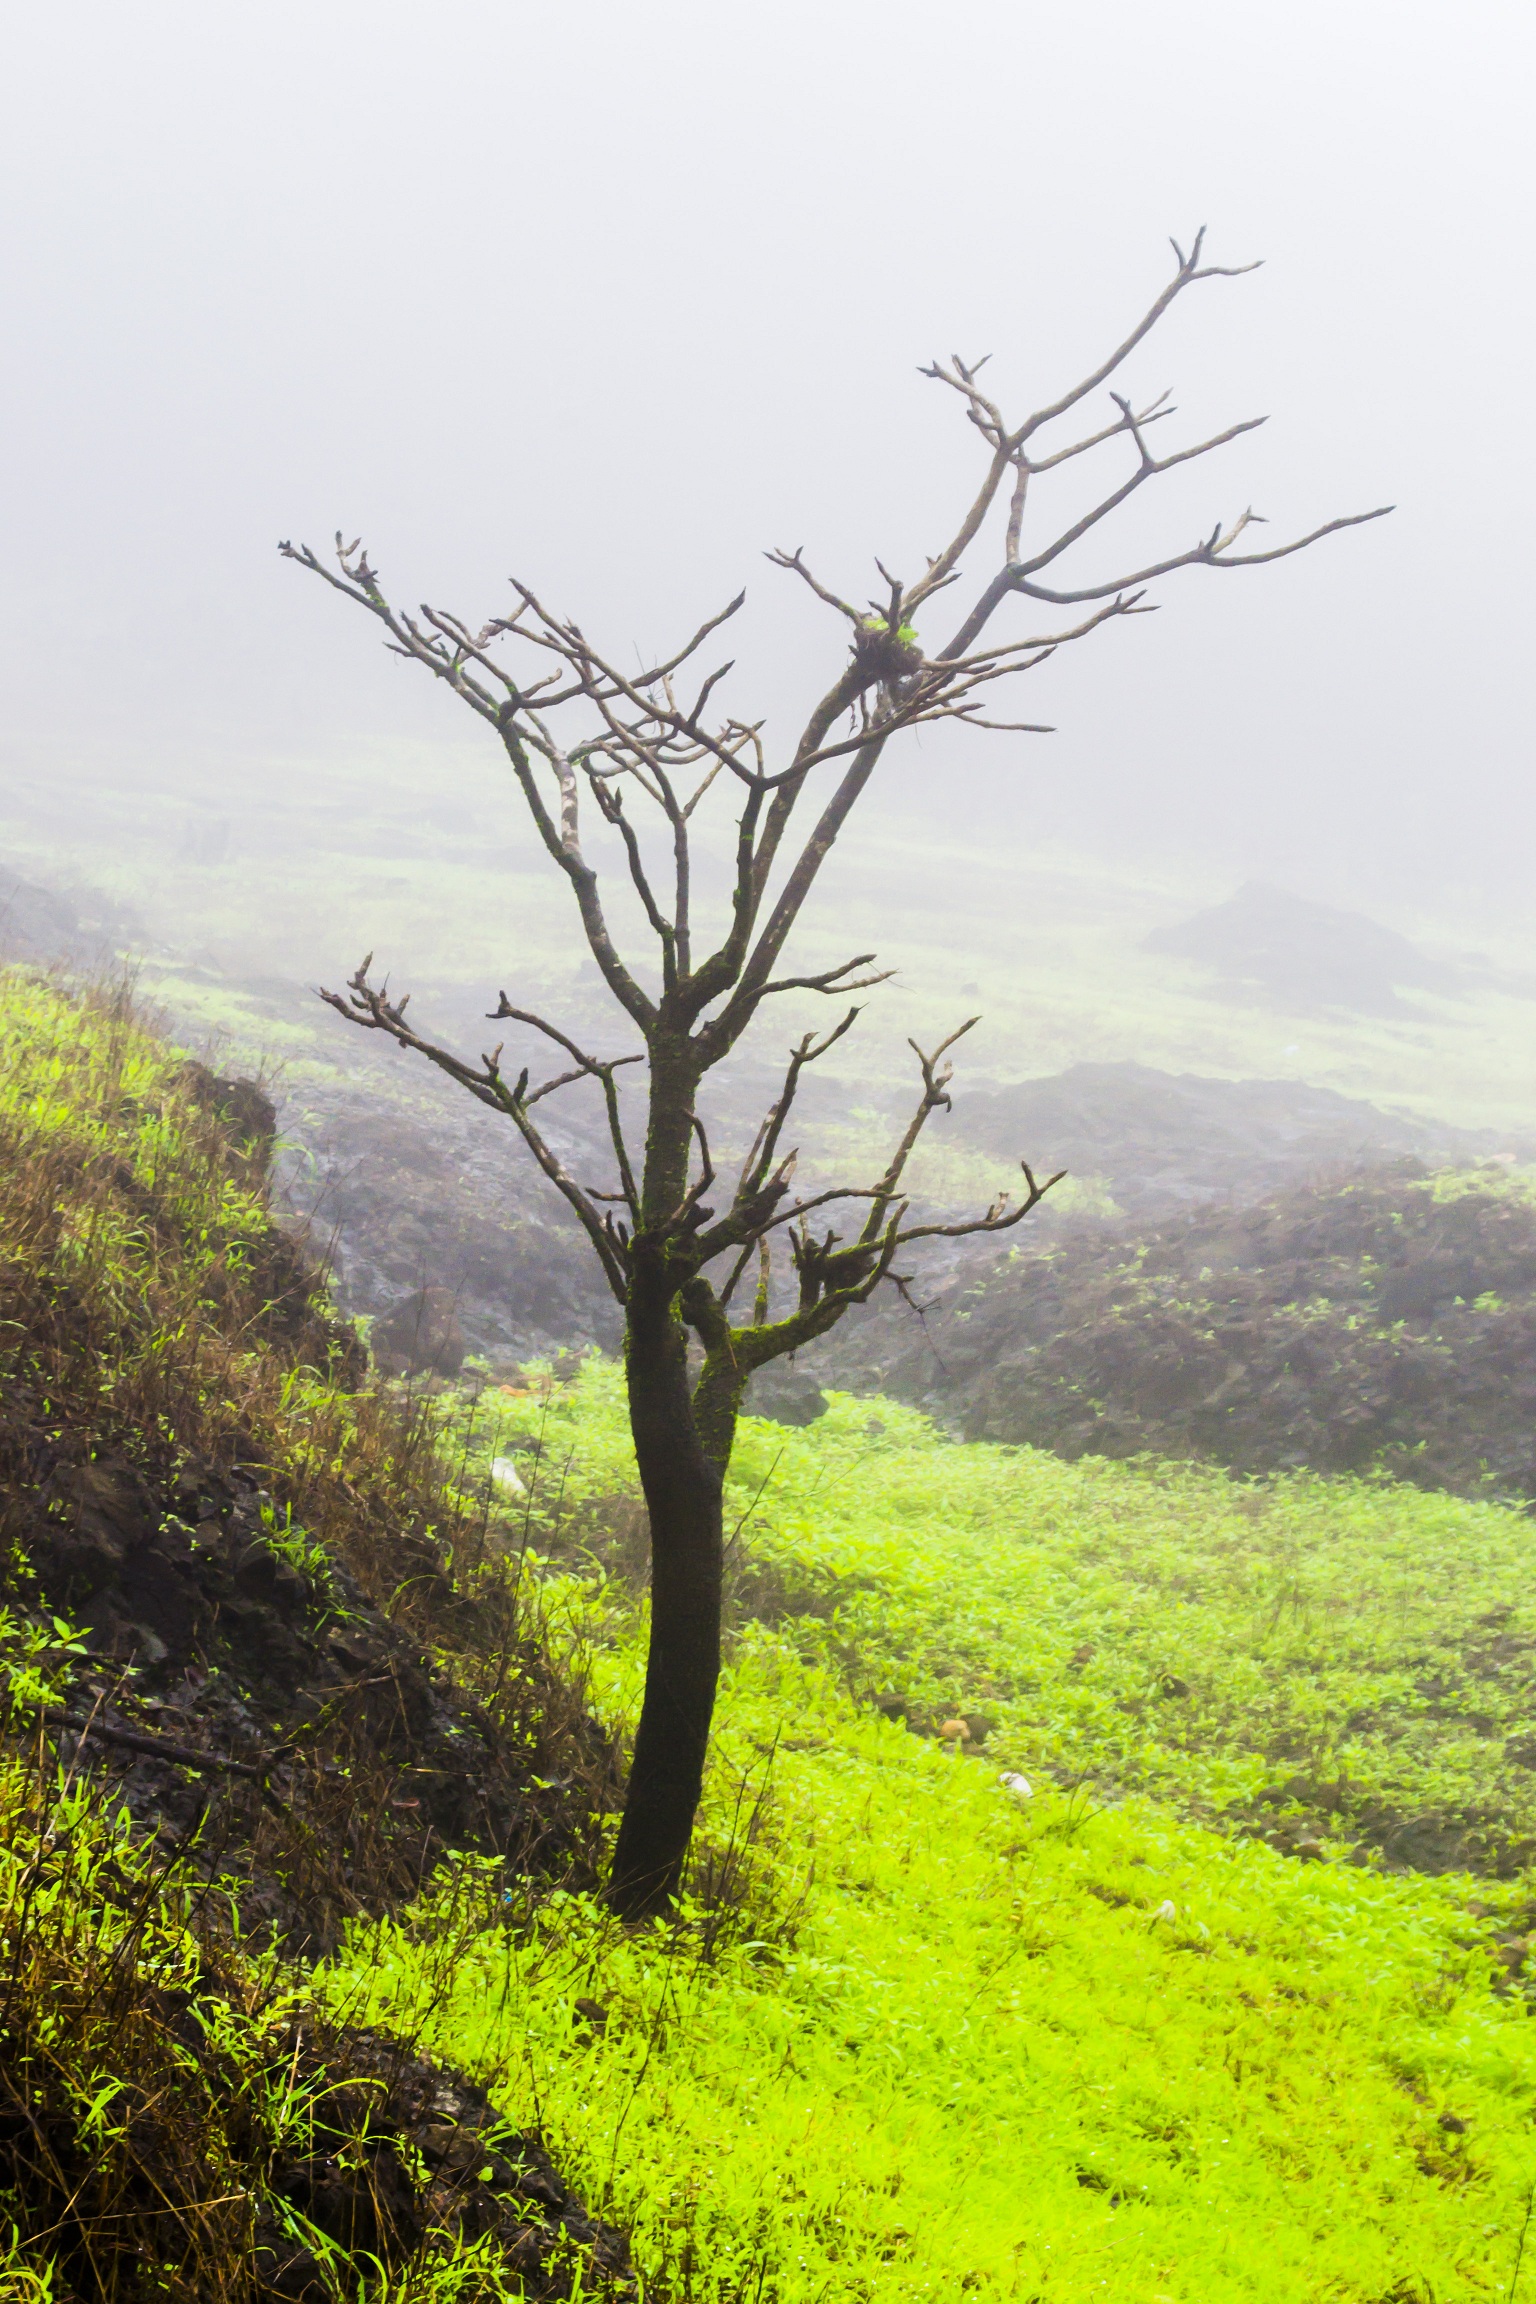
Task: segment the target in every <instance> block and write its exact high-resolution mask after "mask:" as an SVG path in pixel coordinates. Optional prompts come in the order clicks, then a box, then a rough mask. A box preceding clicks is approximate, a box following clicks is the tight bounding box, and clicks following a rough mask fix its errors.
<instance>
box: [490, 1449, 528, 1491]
mask: <svg viewBox="0 0 1536 2304" xmlns="http://www.w3.org/2000/svg"><path fill="white" fill-rule="evenodd" d="M491 1478H492V1479H493V1480H494V1481H495V1483H496V1485H497V1487H498V1488H505V1490H506V1491H507V1494H508V1495H509V1496H526V1495H527V1493H528V1491H527V1489H526V1488H525V1487H524V1486H523V1483H522V1481H521V1480H520V1479H519V1477H518V1471H517V1466H516V1464H515V1463H514V1462H513V1460H512V1458H511V1457H510V1456H497V1457H496V1458H494V1459H493V1461H492V1464H491Z"/></svg>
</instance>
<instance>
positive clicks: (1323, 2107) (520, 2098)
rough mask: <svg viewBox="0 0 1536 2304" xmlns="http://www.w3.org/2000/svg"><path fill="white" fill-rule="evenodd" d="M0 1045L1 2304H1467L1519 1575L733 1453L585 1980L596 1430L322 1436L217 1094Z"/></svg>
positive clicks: (618, 1680) (316, 1336)
mask: <svg viewBox="0 0 1536 2304" xmlns="http://www.w3.org/2000/svg"><path fill="white" fill-rule="evenodd" d="M3 997H4V1001H5V1012H6V1018H7V1022H8V1024H9V1027H10V1037H9V1043H8V1058H7V1078H6V1085H5V1088H4V1091H3V1102H0V1124H3V1126H4V1128H5V1130H6V1140H7V1147H8V1150H9V1153H10V1157H9V1159H8V1160H7V1163H6V1169H5V1177H6V1182H5V1187H4V1192H5V1198H4V1204H3V1208H0V1245H3V1250H4V1259H5V1261H4V1279H3V1286H4V1290H5V1303H4V1307H3V1312H4V1317H5V1318H7V1319H8V1320H10V1321H11V1322H12V1323H13V1325H12V1327H11V1328H10V1329H8V1330H7V1331H5V1333H6V1335H7V1336H8V1338H9V1339H10V1342H9V1345H8V1347H7V1349H8V1352H9V1359H8V1362H7V1367H6V1378H7V1390H6V1394H5V1426H4V1431H5V1444H6V1455H5V1459H4V1466H3V1473H4V1510H5V1515H6V1521H5V1527H6V1541H7V1545H8V1559H9V1576H10V1589H9V1593H8V1596H7V1600H6V1605H7V1607H8V1610H9V1614H8V1616H7V1618H6V1620H5V1623H4V1625H3V1627H0V1648H3V1655H0V1663H3V1666H4V1671H3V1680H4V1688H5V1692H6V1694H5V1707H4V1715H3V1719H0V1952H3V1956H4V1977H3V1991H0V2031H3V2038H0V2297H4V2298H7V2299H9V2298H10V2297H15V2298H16V2299H18V2304H19V2300H20V2299H23V2298H26V2299H35V2300H37V2304H41V2300H42V2299H45V2298H46V2299H57V2300H58V2304H75V2300H76V2299H79V2300H81V2304H84V2300H87V2299H89V2300H91V2304H95V2300H96V2299H108V2298H110V2299H113V2300H114V2304H118V2300H121V2304H130V2300H137V2299H139V2298H149V2297H154V2296H165V2297H170V2298H177V2299H182V2298H185V2299H187V2300H188V2304H190V2300H191V2299H193V2298H198V2299H201V2298H203V2297H211V2298H227V2299H229V2300H230V2304H235V2300H236V2299H242V2300H243V2299H246V2298H250V2299H252V2304H254V2299H255V2298H256V2297H257V2296H258V2295H261V2294H266V2295H286V2296H290V2297H308V2298H312V2299H313V2300H314V2304H330V2300H335V2304H340V2299H342V2298H347V2299H353V2298H357V2299H359V2300H361V2299H362V2298H363V2297H365V2296H366V2297H369V2298H372V2297H378V2298H387V2299H389V2300H390V2304H396V2300H401V2304H403V2300H404V2299H406V2298H410V2299H411V2300H412V2304H436V2300H437V2299H439V2298H441V2299H445V2300H446V2299H450V2298H451V2299H465V2300H466V2304H467V2300H469V2299H485V2300H487V2304H490V2300H491V2299H496V2298H503V2297H504V2298H507V2299H509V2300H510V2299H512V2298H515V2297H517V2296H519V2295H528V2296H534V2297H539V2296H553V2295H559V2294H567V2293H571V2292H573V2291H574V2290H576V2289H579V2288H581V2287H582V2286H583V2284H585V2287H586V2289H587V2291H588V2292H594V2293H606V2294H612V2295H624V2294H626V2293H628V2294H634V2295H636V2296H637V2297H641V2296H643V2297H644V2298H647V2299H654V2304H838V2300H839V2299H848V2300H850V2304H851V2300H853V2299H858V2300H859V2304H895V2300H897V2299H901V2300H902V2304H906V2300H907V2299H921V2298H924V2297H932V2298H934V2299H940V2298H942V2299H948V2298H951V2297H961V2296H963V2297H971V2296H975V2297H977V2298H978V2299H986V2298H989V2297H995V2298H999V2299H1001V2298H1011V2299H1017V2300H1019V2304H1023V2300H1024V2299H1027V2298H1034V2299H1038V2300H1039V2304H1050V2300H1051V2299H1053V2298H1054V2299H1057V2300H1058V2304H1069V2300H1070V2304H1078V2300H1080V2299H1099V2298H1103V2299H1108V2300H1113V2304H1121V2300H1124V2304H1227V2300H1229V2299H1230V2300H1232V2304H1237V2300H1241V2304H1303V2300H1305V2304H1312V2300H1313V2299H1316V2298H1327V2299H1336V2300H1338V2304H1476V2300H1480V2299H1483V2298H1506V2297H1512V2298H1514V2299H1515V2304H1519V2299H1520V2298H1521V2297H1522V2296H1523V2295H1524V2293H1525V2283H1526V2281H1527V2280H1528V2279H1529V2278H1530V2277H1532V2276H1533V2275H1532V2271H1531V2267H1530V2265H1529V2263H1528V2262H1527V2261H1526V2259H1525V2236H1526V2231H1527V2226H1528V2224H1529V2222H1530V2221H1531V2208H1532V2201H1533V2198H1536V2117H1533V2115H1536V2027H1533V2025H1532V2022H1531V2019H1530V2016H1529V2014H1528V2010H1529V2008H1530V2006H1531V2005H1532V2002H1531V1998H1530V1996H1529V1994H1528V1990H1527V1982H1526V1961H1527V1937H1528V1934H1529V1932H1530V1930H1531V1927H1532V1924H1533V1922H1536V1908H1533V1905H1532V1901H1531V1889H1530V1884H1529V1871H1528V1868H1527V1859H1528V1856H1529V1853H1530V1850H1531V1846H1532V1844H1533V1843H1536V1770H1533V1769H1532V1768H1531V1767H1530V1766H1529V1765H1528V1762H1529V1761H1530V1760H1536V1675H1533V1671H1532V1663H1531V1660H1532V1658H1533V1657H1536V1610H1533V1608H1532V1605H1531V1602H1530V1600H1529V1584H1530V1576H1529V1565H1530V1554H1531V1545H1532V1541H1533V1539H1532V1533H1531V1529H1530V1523H1529V1521H1528V1519H1527V1518H1526V1517H1525V1516H1524V1515H1523V1514H1521V1513H1519V1512H1516V1511H1513V1510H1510V1509H1507V1508H1503V1507H1500V1506H1497V1505H1489V1504H1478V1503H1473V1502H1468V1501H1465V1500H1460V1499H1455V1498H1451V1497H1448V1496H1445V1495H1440V1494H1433V1493H1428V1492H1423V1491H1419V1490H1416V1489H1412V1488H1408V1487H1404V1486H1402V1485H1396V1484H1392V1483H1389V1482H1387V1481H1381V1480H1377V1481H1371V1480H1344V1479H1322V1478H1317V1477H1312V1476H1308V1475H1304V1474H1302V1475H1285V1476H1277V1477H1273V1478H1269V1479H1255V1480H1251V1481H1241V1480H1234V1479H1232V1478H1229V1477H1228V1476H1226V1475H1224V1474H1222V1473H1219V1472H1217V1471H1214V1470H1209V1469H1200V1468H1198V1467H1191V1466H1176V1465H1167V1464H1155V1463H1134V1464H1115V1463H1109V1462H1105V1461H1102V1460H1095V1459H1091V1458H1089V1459H1084V1460H1082V1461H1079V1462H1075V1463H1069V1462H1065V1461H1063V1460H1061V1459H1059V1458H1057V1457H1053V1456H1050V1455H1046V1454H1043V1453H1040V1452H1037V1451H1035V1450H1033V1449H1029V1448H1013V1447H1005V1446H998V1445H989V1444H963V1443H957V1442H955V1441H952V1440H950V1439H948V1438H946V1437H945V1435H944V1434H943V1433H942V1432H940V1431H939V1430H937V1429H936V1428H935V1427H933V1426H932V1425H930V1424H929V1423H928V1422H927V1421H926V1420H925V1419H924V1418H923V1417H922V1416H921V1415H920V1414H918V1413H917V1412H915V1411H913V1410H910V1409H906V1408H902V1407H898V1406H895V1405H893V1404H891V1403H889V1402H884V1401H878V1400H871V1399H863V1400H857V1399H853V1398H850V1397H846V1396H836V1397H834V1399H833V1401H832V1405H831V1407H830V1409H829V1411H828V1413H827V1414H826V1415H825V1416H824V1417H822V1418H821V1419H820V1420H819V1421H818V1422H817V1423H815V1424H814V1425H812V1426H809V1427H806V1428H804V1429H797V1430H790V1429H787V1428H784V1427H780V1426H778V1425H775V1424H772V1423H768V1422H765V1421H760V1420H758V1419H755V1418H750V1417H749V1418H747V1419H746V1420H744V1422H743V1424H742V1427H741V1433H740V1437H739V1440H738V1445H737V1448H736V1452H735V1457H734V1460H733V1465H732V1472H731V1480H730V1486H729V1492H728V1499H727V1504H728V1509H727V1520H726V1531H727V1538H728V1610H727V1625H728V1634H727V1659H726V1671H725V1677H724V1681H723V1684H722V1694H721V1706H720V1712H719V1715H718V1720H717V1734H716V1739H715V1745H714V1751H713V1755H712V1760H711V1766H710V1772H709V1776H708V1780H707V1784H706V1795H705V1804H704V1809H703V1815H702V1824H701V1829H700V1832H699V1834H698V1836H697V1839H696V1842H695V1848H694V1854H693V1860H692V1866H691V1871H690V1877H689V1882H688V1890H687V1893H686V1894H685V1896H684V1897H683V1899H682V1900H681V1902H680V1903H679V1906H678V1908H677V1910H676V1912H675V1914H674V1915H673V1917H672V1918H671V1919H669V1920H665V1921H658V1922H651V1923H647V1924H645V1925H643V1926H641V1927H638V1928H634V1927H631V1928H625V1927H623V1926H621V1925H620V1924H619V1923H618V1921H616V1920H615V1918H614V1917H613V1915H612V1914H611V1913H610V1912H608V1911H607V1910H605V1909H604V1907H603V1905H602V1904H601V1902H600V1900H599V1898H598V1895H597V1893H596V1890H597V1885H598V1882H599V1880H600V1878H601V1871H602V1857H603V1849H604V1846H605V1844H606V1843H607V1842H608V1840H609V1836H610V1835H611V1832H612V1828H613V1819H614V1813H615V1811H616V1808H617V1803H618V1797H619V1789H620V1778H619V1775H618V1773H617V1770H616V1768H615V1745H614V1739H615V1738H616V1737H617V1738H618V1739H619V1740H620V1746H622V1738H623V1735H624V1734H625V1732H626V1731H627V1730H628V1728H629V1726H630V1724H631V1723H632V1722H633V1720H634V1718H635V1716H636V1711H637V1707H638V1696H639V1689H640V1685H641V1678H642V1674H643V1669H644V1653H645V1629H646V1625H645V1618H646V1590H645V1572H644V1559H645V1546H644V1527H643V1521H642V1518H641V1514H640V1507H639V1504H638V1500H637V1491H636V1486H635V1477H634V1467H633V1459H632V1453H631V1450H630V1444H629V1438H628V1431H627V1422H626V1416H625V1411H624V1403H623V1397H622V1391H621V1387H620V1383H619V1379H618V1375H617V1372H616V1371H615V1369H614V1368H613V1367H612V1365H611V1364H609V1363H606V1362H604V1361H603V1360H601V1359H600V1358H598V1357H596V1356H593V1357H591V1358H589V1359H588V1360H587V1361H586V1362H585V1363H583V1364H581V1365H580V1366H579V1367H578V1368H574V1369H567V1370H565V1371H562V1372H556V1371H551V1370H547V1369H546V1370H542V1371H541V1370H538V1369H530V1370H528V1371H527V1372H526V1373H525V1375H524V1377H523V1378H522V1380H521V1381H520V1382H518V1383H517V1384H515V1385H512V1386H502V1385H493V1384H489V1383H488V1382H486V1381H485V1378H484V1375H483V1373H482V1375H480V1376H478V1377H476V1376H475V1375H474V1371H473V1369H471V1371H470V1372H469V1373H470V1377H471V1380H470V1381H468V1382H467V1383H465V1384H464V1385H463V1386H462V1387H459V1388H450V1387H448V1386H446V1385H442V1384H440V1383H438V1382H436V1381H435V1380H434V1381H430V1382H427V1383H426V1384H424V1385H422V1386H420V1387H418V1388H417V1391H416V1392H415V1394H413V1393H412V1391H411V1389H410V1387H408V1386H397V1385H382V1386H381V1385H372V1384H368V1383H364V1382H363V1379H362V1372H361V1369H360V1368H359V1366H358V1365H357V1363H356V1361H355V1359H354V1358H353V1357H352V1356H350V1355H349V1353H348V1351H347V1347H346V1340H345V1337H344V1336H342V1335H340V1334H338V1332H337V1331H336V1329H335V1328H334V1326H332V1325H330V1324H329V1323H328V1316H327V1315H326V1314H325V1310H324V1306H323V1304H320V1303H318V1302H317V1300H316V1297H315V1293H314V1284H313V1282H312V1280H310V1279H309V1277H308V1276H307V1275H305V1274H304V1273H303V1267H302V1263H300V1262H299V1261H297V1260H295V1262H294V1263H293V1265H292V1266H287V1265H284V1266H283V1267H282V1268H283V1269H284V1270H289V1269H291V1270H293V1271H294V1272H296V1273H297V1274H298V1275H300V1278H299V1279H298V1280H296V1282H295V1288H296V1291H297V1293H296V1294H295V1295H294V1296H293V1297H292V1298H291V1299H290V1300H289V1306H288V1309H287V1310H284V1309H282V1302H281V1296H280V1291H279V1290H277V1289H275V1288H274V1287H273V1286H272V1285H271V1282H270V1280H269V1279H268V1278H266V1277H261V1278H254V1277H248V1275H256V1274H261V1275H266V1274H268V1273H270V1272H271V1271H272V1270H275V1269H277V1268H278V1267H277V1261H276V1260H277V1259H278V1258H279V1257H281V1256H282V1255H283V1254H284V1253H285V1252H286V1253H289V1254H291V1251H285V1250H284V1248H282V1247H280V1246H279V1245H278V1243H279V1242H280V1240H281V1236H280V1235H276V1236H274V1235H273V1234H272V1231H271V1224H270V1218H269V1217H268V1215H267V1213H266V1208H265V1201H264V1195H263V1185H262V1177H261V1161H260V1159H259V1158H258V1157H256V1155H255V1154H254V1153H253V1152H252V1151H248V1150H242V1149H241V1148H240V1147H241V1143H242V1142H244V1143H246V1144H249V1143H251V1142H252V1141H253V1139H252V1137H251V1135H250V1133H249V1131H247V1133H246V1134H245V1136H244V1137H243V1138H242V1137H241V1135H240V1130H239V1128H238V1126H237V1125H236V1124H235V1119H234V1115H233V1114H232V1112H231V1107H230V1097H229V1094H228V1092H226V1091H224V1090H221V1089H219V1088H218V1087H217V1085H216V1084H215V1086H214V1088H213V1089H210V1088H209V1087H208V1085H207V1082H206V1079H205V1078H203V1077H201V1076H198V1075H195V1074H189V1073H188V1072H187V1070H186V1068H185V1066H184V1063H183V1061H182V1059H180V1058H178V1057H176V1056H175V1055H174V1054H173V1053H172V1052H170V1051H168V1050H166V1049H165V1048H164V1047H163V1045H162V1044H161V1043H159V1042H158V1041H156V1040H155V1038H154V1036H153V1035H152V1034H151V1033H149V1032H147V1031H146V1030H145V1029H144V1027H143V1025H142V1023H141V1022H139V1021H138V1020H136V1019H135V1018H134V1017H133V1016H132V1014H131V1011H130V1010H129V1009H128V1008H127V1007H126V1005H125V1004H123V1003H121V1002H113V1001H111V1000H102V1001H97V1002H95V1003H92V1002H89V1001H88V1002H86V1003H85V1004H83V1005H77V1004H74V1003H72V1002H70V1001H68V1000H66V999H64V997H63V996H62V995H61V994H60V993H59V992H58V991H57V990H56V989H55V988H53V987H50V986H48V985H46V984H43V983H41V982H39V981H38V980H36V979H19V978H11V979H9V980H7V981H6V983H5V986H4V993H3ZM258 1133H259V1131H258ZM358 1386H361V1389H354V1387H358ZM87 1474H90V1476H91V1477H90V1479H89V1480H87V1479H86V1477H85V1476H86V1475H87ZM108 1475H110V1477H108ZM125 1499H130V1501H131V1510H130V1508H129V1503H128V1502H125ZM114 1515H115V1517H114ZM125 1515H126V1517H125ZM151 1559H158V1560H160V1561H161V1562H162V1565H163V1567H164V1570H165V1573H164V1574H163V1575H159V1572H158V1571H157V1572H156V1575H151V1573H150V1570H149V1568H148V1566H147V1563H148V1562H149V1561H150V1560H151ZM135 1563H137V1564H138V1565H137V1566H136V1565H135ZM178 1563H179V1565H178ZM157 1576H158V1581H157ZM168 1579H169V1581H168ZM172 1590H175V1591H178V1592H180V1593H181V1594H182V1596H183V1599H184V1601H185V1603H186V1605H185V1609H184V1613H183V1614H182V1616H180V1617H177V1616H176V1615H175V1613H174V1611H173V1610H172V1609H171V1608H170V1606H169V1602H168V1600H167V1598H166V1595H167V1594H168V1593H169V1592H171V1591H172ZM157 1596H158V1597H157ZM157 1610H158V1613H157ZM242 1611H245V1613H242ZM145 1635H150V1636H151V1637H149V1638H146V1637H145ZM263 1644H265V1645H263ZM160 1650H163V1653H159V1652H158V1651H160ZM552 1655H553V1656H554V1657H555V1659H556V1661H557V1663H558V1669H556V1668H555V1665H554V1664H552V1663H551V1660H550V1659H551V1656H552ZM498 1675H499V1677H498ZM384 1683H387V1697H388V1701H387V1705H386V1706H385V1707H384V1708H383V1709H380V1708H379V1707H378V1703H377V1695H376V1691H377V1689H378V1688H379V1687H380V1686H381V1685H383V1684H384ZM317 1698H318V1702H315V1701H313V1700H314V1699H317ZM390 1720H393V1721H395V1722H397V1723H399V1722H403V1723H404V1725H403V1726H397V1727H396V1728H391V1727H389V1726H388V1721H390ZM242 1722H243V1723H244V1724H243V1725H242ZM599 1722H600V1723H601V1726H599V1725H598V1723H599ZM1527 1746H1529V1751H1527ZM454 1750H457V1751H458V1752H459V1753H460V1756H461V1761H462V1762H463V1765H462V1766H461V1770H460V1773H459V1774H458V1775H457V1776H456V1775H454V1773H453V1770H452V1769H451V1768H450V1766H449V1762H448V1757H447V1755H448V1754H449V1753H450V1752H453V1751H454ZM467 1756H472V1758H471V1757H467ZM228 1763H234V1766H233V1768H231V1767H230V1766H228V1765H227V1764H228ZM454 1784H457V1785H459V1786H460V1787H461V1788H462V1787H463V1786H464V1785H465V1784H470V1785H472V1787H473V1788H474V1792H473V1797H469V1796H468V1795H467V1794H464V1795H463V1796H462V1797H461V1794H460V1793H454V1794H453V1796H452V1797H450V1796H449V1791H448V1790H447V1789H445V1787H449V1786H452V1785H454ZM306 1914H308V1915H309V1918H308V1921H307V1922H306V1918H305V1915H306ZM621 2235H622V2237H621Z"/></svg>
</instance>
